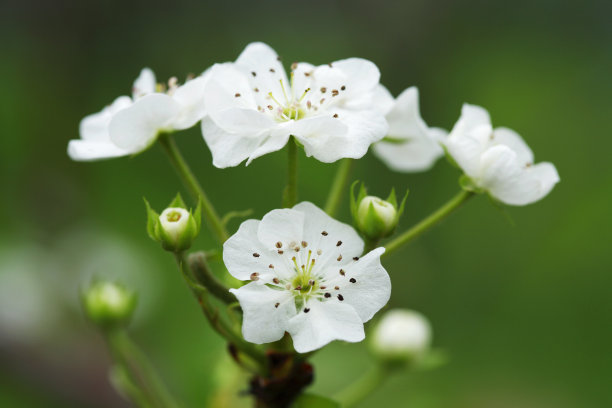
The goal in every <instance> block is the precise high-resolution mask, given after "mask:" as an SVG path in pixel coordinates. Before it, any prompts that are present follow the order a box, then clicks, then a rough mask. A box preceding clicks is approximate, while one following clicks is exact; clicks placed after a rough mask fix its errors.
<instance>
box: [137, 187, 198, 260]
mask: <svg viewBox="0 0 612 408" xmlns="http://www.w3.org/2000/svg"><path fill="white" fill-rule="evenodd" d="M145 204H146V206H147V232H148V233H149V236H150V237H151V239H153V240H154V241H157V242H159V243H161V244H162V247H163V248H164V249H165V250H167V251H171V252H182V251H185V250H187V249H189V248H190V247H191V244H192V243H193V241H194V240H195V238H196V237H197V236H198V234H199V232H200V225H201V215H200V214H201V203H198V207H197V208H196V210H195V214H192V212H191V211H187V209H186V208H185V207H186V206H185V203H184V202H183V199H182V198H181V196H180V195H177V196H176V198H175V199H174V200H173V201H172V202H171V203H170V205H169V206H168V208H166V209H165V210H164V211H162V213H161V215H158V214H157V213H156V212H155V211H153V210H152V209H151V206H150V205H149V203H148V202H147V200H145Z"/></svg>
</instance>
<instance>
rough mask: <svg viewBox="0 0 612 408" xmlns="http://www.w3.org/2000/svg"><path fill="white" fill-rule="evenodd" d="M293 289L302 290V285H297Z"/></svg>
mask: <svg viewBox="0 0 612 408" xmlns="http://www.w3.org/2000/svg"><path fill="white" fill-rule="evenodd" d="M293 290H302V285H297V286H296V287H295V289H293Z"/></svg>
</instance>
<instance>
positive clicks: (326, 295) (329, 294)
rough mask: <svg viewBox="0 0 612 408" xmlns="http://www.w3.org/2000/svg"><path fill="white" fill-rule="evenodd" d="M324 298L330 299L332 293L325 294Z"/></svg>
mask: <svg viewBox="0 0 612 408" xmlns="http://www.w3.org/2000/svg"><path fill="white" fill-rule="evenodd" d="M323 296H325V297H326V298H330V297H331V293H329V292H325V294H324V295H323Z"/></svg>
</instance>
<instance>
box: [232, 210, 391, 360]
mask: <svg viewBox="0 0 612 408" xmlns="http://www.w3.org/2000/svg"><path fill="white" fill-rule="evenodd" d="M363 247H364V243H363V241H362V239H361V238H360V237H359V236H358V235H357V233H356V232H355V230H354V229H353V228H352V227H350V226H349V225H346V224H343V223H341V222H338V221H336V220H334V219H332V218H331V217H329V216H328V215H327V214H326V213H325V212H323V211H322V210H320V209H319V208H317V207H316V206H315V205H313V204H311V203H309V202H302V203H300V204H297V205H296V206H295V207H293V208H292V209H281V210H273V211H271V212H269V213H268V214H266V215H265V216H264V217H263V219H262V220H261V221H259V220H247V221H245V222H243V223H242V225H241V226H240V228H239V230H238V232H236V234H234V235H233V236H232V237H230V238H229V239H228V240H227V241H226V242H225V244H224V246H223V261H224V262H225V266H226V267H227V269H228V271H229V273H230V274H231V275H232V276H234V277H235V278H237V279H240V280H250V281H251V282H250V283H248V284H247V285H245V286H242V287H241V288H239V289H231V292H232V293H234V295H236V297H237V298H238V301H239V302H240V306H241V307H242V310H243V312H244V320H243V324H242V333H243V335H244V338H245V339H246V340H248V341H250V342H253V343H257V344H262V343H268V342H273V341H276V340H279V339H281V338H282V337H283V335H284V334H285V332H289V333H290V334H291V337H292V338H293V345H294V348H295V350H296V351H298V352H300V353H305V352H309V351H312V350H315V349H318V348H320V347H323V346H324V345H326V344H327V343H329V342H330V341H332V340H345V341H348V342H358V341H361V340H363V339H364V337H365V334H364V329H363V323H364V322H367V321H368V320H370V319H371V318H372V316H374V314H375V313H376V312H377V311H378V310H379V309H380V308H382V307H383V306H384V305H385V304H386V303H387V301H388V300H389V296H390V293H391V281H390V280H389V275H387V272H386V271H385V269H384V268H383V267H382V265H381V264H380V256H381V254H382V253H383V252H384V251H385V250H384V248H377V249H374V250H373V251H371V252H369V253H368V254H366V255H364V256H363V257H360V256H361V254H362V252H363Z"/></svg>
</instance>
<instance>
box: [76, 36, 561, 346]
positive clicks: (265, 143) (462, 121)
mask: <svg viewBox="0 0 612 408" xmlns="http://www.w3.org/2000/svg"><path fill="white" fill-rule="evenodd" d="M198 122H200V123H201V130H202V135H203V138H204V141H205V143H206V144H207V145H208V147H209V149H210V151H211V152H212V159H213V164H214V165H215V166H216V167H219V168H226V167H231V166H237V165H239V164H240V163H242V162H244V161H245V160H246V163H247V165H248V164H249V163H250V162H251V161H252V160H253V159H255V158H258V157H260V156H262V155H265V154H267V153H270V152H274V151H277V150H280V149H282V148H283V147H284V146H285V145H287V143H294V141H295V143H296V144H297V145H298V146H300V147H302V148H303V150H304V152H305V154H306V155H307V156H312V157H314V158H316V159H317V160H319V161H321V162H325V163H331V162H335V161H337V160H339V159H343V158H353V159H358V158H361V157H363V156H364V155H365V154H366V153H367V151H368V150H369V148H370V146H372V150H373V152H374V153H375V155H376V156H378V157H379V158H380V159H381V160H382V161H383V162H384V163H385V164H386V165H388V167H390V168H391V169H392V170H395V171H399V172H417V171H424V170H427V169H429V168H430V167H432V166H433V164H434V163H435V162H436V160H437V159H438V158H440V157H442V156H443V155H444V152H446V153H447V154H448V156H449V158H450V159H451V161H454V162H455V163H456V164H457V165H458V166H459V167H460V168H461V170H462V171H463V172H464V175H463V178H462V186H463V188H464V189H466V190H470V191H473V192H478V193H488V194H489V195H490V196H491V197H493V198H495V199H496V200H498V201H501V202H503V203H505V204H509V205H525V204H529V203H532V202H535V201H537V200H539V199H541V198H542V197H544V196H545V195H547V194H548V193H549V192H550V191H551V189H552V188H553V186H554V185H555V184H556V183H557V182H558V181H559V176H558V174H557V171H556V169H555V167H554V165H552V164H551V163H539V164H535V163H534V158H533V153H532V152H531V150H530V149H529V147H528V146H527V144H526V143H525V142H524V141H523V139H521V137H520V136H519V135H518V134H517V133H515V132H514V131H512V130H510V129H507V128H495V129H494V128H493V127H492V126H491V121H490V118H489V114H488V113H487V111H486V110H484V109H483V108H480V107H477V106H473V105H467V104H466V105H464V106H463V110H462V113H461V117H460V118H459V120H458V121H457V123H456V124H455V125H454V127H453V129H452V131H451V132H450V133H448V132H447V131H445V130H443V129H440V128H436V127H429V126H428V125H427V124H426V123H425V121H424V120H423V119H422V118H421V114H420V109H419V93H418V90H417V88H415V87H411V88H408V89H406V90H405V91H403V92H402V93H401V94H400V95H399V96H398V97H397V98H394V97H393V96H392V95H391V93H390V92H389V91H388V90H387V89H386V88H385V87H384V86H383V85H381V84H380V72H379V70H378V68H377V67H376V65H375V64H374V63H372V62H370V61H367V60H364V59H360V58H349V59H343V60H339V61H336V62H332V63H329V64H325V65H320V66H314V65H311V64H308V63H303V62H300V63H293V64H291V69H290V71H289V74H287V72H286V71H285V68H284V67H283V64H282V62H281V59H280V58H279V57H278V55H277V53H276V52H275V51H274V50H273V49H272V48H270V47H269V46H267V45H266V44H263V43H252V44H249V45H248V46H247V47H246V48H245V49H244V51H243V52H242V53H241V54H240V56H239V57H238V59H237V60H236V61H235V62H226V63H220V64H215V65H213V66H212V67H210V68H209V69H207V70H206V71H204V73H203V74H202V75H200V76H198V77H196V78H192V79H189V80H187V82H185V83H184V84H183V85H180V86H179V85H178V82H177V80H176V78H171V79H170V80H169V81H168V84H167V85H162V84H158V83H157V82H156V79H155V75H154V74H153V72H152V71H151V70H150V69H148V68H145V69H143V70H142V72H141V73H140V76H139V77H138V78H137V79H136V81H135V82H134V86H133V90H132V96H131V97H128V96H120V97H119V98H117V99H115V101H114V102H113V103H112V104H111V105H109V106H108V107H106V108H104V109H103V110H102V111H101V112H98V113H95V114H92V115H90V116H87V117H85V118H84V119H83V120H82V121H81V125H80V136H81V138H80V139H78V140H71V141H70V143H69V145H68V153H69V155H70V157H71V158H72V159H74V160H80V161H90V160H99V159H106V158H112V157H119V156H126V155H133V154H136V153H139V152H141V151H143V150H145V149H147V148H148V147H149V146H151V145H152V144H153V143H154V142H155V141H156V139H157V138H158V137H159V136H160V135H161V134H165V133H172V132H175V131H177V130H182V129H187V128H190V127H192V126H194V125H196V124H197V123H198ZM291 139H294V141H293V140H291ZM393 194H394V193H393ZM366 198H367V200H364V205H363V206H362V208H360V209H359V211H358V213H361V214H362V215H361V217H362V218H363V217H365V216H364V215H363V214H365V213H368V212H376V214H374V215H376V217H374V218H376V220H379V219H380V220H379V221H380V222H382V224H381V225H382V227H381V228H382V229H381V228H379V229H381V231H378V230H377V232H376V234H377V235H376V237H374V238H377V239H380V238H381V237H383V236H388V235H389V234H390V233H392V232H393V230H394V228H395V225H397V218H398V212H397V208H396V207H397V206H396V203H395V198H394V195H393V200H394V201H393V202H394V203H395V204H390V203H385V202H383V201H382V200H379V199H376V198H375V197H366ZM402 208H403V206H402ZM399 212H400V213H401V210H400V211H399ZM209 213H214V212H212V211H209ZM152 214H153V215H154V216H155V217H153V218H152V219H154V222H152V223H151V225H154V226H156V225H157V224H158V223H161V224H160V227H159V228H157V227H156V228H157V230H156V229H155V228H154V229H153V230H152V231H153V233H152V236H154V237H155V238H156V239H158V240H161V241H163V242H166V241H173V242H174V243H173V244H172V245H170V244H168V243H167V242H166V247H171V248H173V249H174V250H176V251H178V250H181V251H182V250H184V249H185V248H187V247H188V246H189V245H191V241H192V240H193V238H194V236H195V235H194V236H190V239H189V240H187V241H185V242H184V243H182V242H181V243H178V244H177V242H178V241H179V235H180V233H182V232H181V231H183V230H184V229H185V228H186V227H185V226H186V225H187V222H188V220H189V219H190V218H189V217H188V215H189V214H190V213H188V212H187V210H185V209H182V208H179V209H176V208H172V209H169V210H166V212H164V213H162V216H161V218H160V220H161V221H159V220H157V218H158V216H157V214H156V213H154V212H152ZM190 222H192V223H195V221H193V220H191V221H190ZM194 225H195V224H194ZM357 225H358V228H359V222H357ZM383 227H384V228H383ZM158 230H159V231H161V232H159V231H158ZM166 230H167V231H166ZM364 230H365V227H362V228H361V229H360V231H361V232H362V234H363V233H364ZM156 231H157V232H156ZM177 231H178V232H177ZM191 231H195V234H197V231H199V218H198V222H197V228H196V227H195V226H192V228H191ZM162 233H163V234H162ZM383 233H384V234H386V235H384V234H383ZM159 234H162V235H163V236H161V235H160V236H158V235H159ZM164 234H165V235H164ZM381 234H382V235H381ZM192 235H193V234H192ZM364 236H367V234H364ZM162 238H163V239H162ZM368 238H372V237H368ZM164 239H165V241H164ZM371 240H373V238H372V239H371ZM375 241H376V242H377V240H375ZM223 249H224V250H223V260H224V263H225V265H226V267H227V269H228V271H229V273H230V274H231V275H232V276H234V277H235V278H237V279H240V280H243V281H248V282H249V283H247V284H246V285H244V286H242V287H240V288H238V289H232V290H231V292H232V293H233V294H234V295H235V296H236V298H237V299H238V301H239V302H240V305H241V307H242V310H243V312H244V319H243V326H242V330H243V335H244V338H245V339H246V340H248V341H250V342H253V343H267V342H273V341H276V340H279V339H281V338H282V337H283V336H284V335H285V333H286V332H288V333H289V334H290V335H291V336H292V339H293V343H294V347H295V350H296V351H298V352H309V351H312V350H315V349H317V348H320V347H322V346H324V345H325V344H327V343H329V342H330V341H332V340H335V339H340V340H345V341H349V342H356V341H360V340H362V339H363V338H364V327H363V323H364V322H367V321H368V320H370V319H371V318H372V317H373V315H374V314H375V313H376V312H377V311H378V310H379V309H381V308H382V307H383V306H384V305H385V304H386V303H387V301H388V299H389V296H390V291H391V283H390V280H389V276H388V275H387V272H386V271H385V269H384V268H383V267H382V266H381V263H380V256H381V254H383V252H384V251H385V249H384V248H382V247H381V248H377V249H374V250H372V251H370V252H369V253H367V254H363V250H364V242H363V240H362V239H361V238H360V237H359V235H358V234H357V232H356V231H355V230H354V229H353V228H352V227H350V226H348V225H346V224H342V223H340V222H338V221H335V220H334V219H332V218H331V217H330V216H328V215H327V214H326V213H324V212H323V211H322V210H320V209H318V208H317V207H315V206H314V205H313V204H310V203H308V202H303V203H300V204H298V205H296V206H295V207H293V208H292V209H282V210H273V211H271V212H269V213H268V214H267V215H265V216H264V217H263V219H262V220H261V221H258V220H248V221H245V222H244V223H242V225H241V226H240V228H239V230H238V232H236V234H234V235H233V236H231V237H230V238H229V239H228V240H227V241H226V242H225V243H224V246H223ZM225 293H227V292H225ZM403 317H405V316H403ZM400 320H401V319H400ZM411 325H412V326H414V325H413V324H412V323H406V324H405V326H406V327H404V326H401V325H400V326H401V327H403V328H404V329H405V330H409V329H410V327H412V326H411ZM383 327H387V326H384V325H383ZM389 327H391V328H392V329H389V330H391V331H393V330H395V329H394V328H393V327H395V325H394V324H391V323H389ZM423 327H424V326H423ZM404 329H402V330H404ZM417 331H418V330H417ZM383 332H384V330H383ZM425 332H427V333H426V334H423V333H425ZM419 333H421V334H420V337H419V336H417V337H418V339H417V340H418V341H419V342H421V343H423V344H425V343H426V342H428V341H429V340H428V339H429V334H428V333H429V332H428V330H425V329H423V330H421V331H420V332H419ZM385 336H387V335H385ZM387 337H390V338H391V337H393V336H390V335H389V336H387ZM398 338H399V339H400V340H398V342H399V343H402V342H411V341H412V340H411V338H410V335H408V338H407V339H404V338H402V337H401V336H399V337H398ZM415 341H416V340H415ZM379 343H381V344H382V343H384V342H381V341H379ZM399 343H398V344H399ZM389 347H391V348H392V347H394V346H389Z"/></svg>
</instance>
